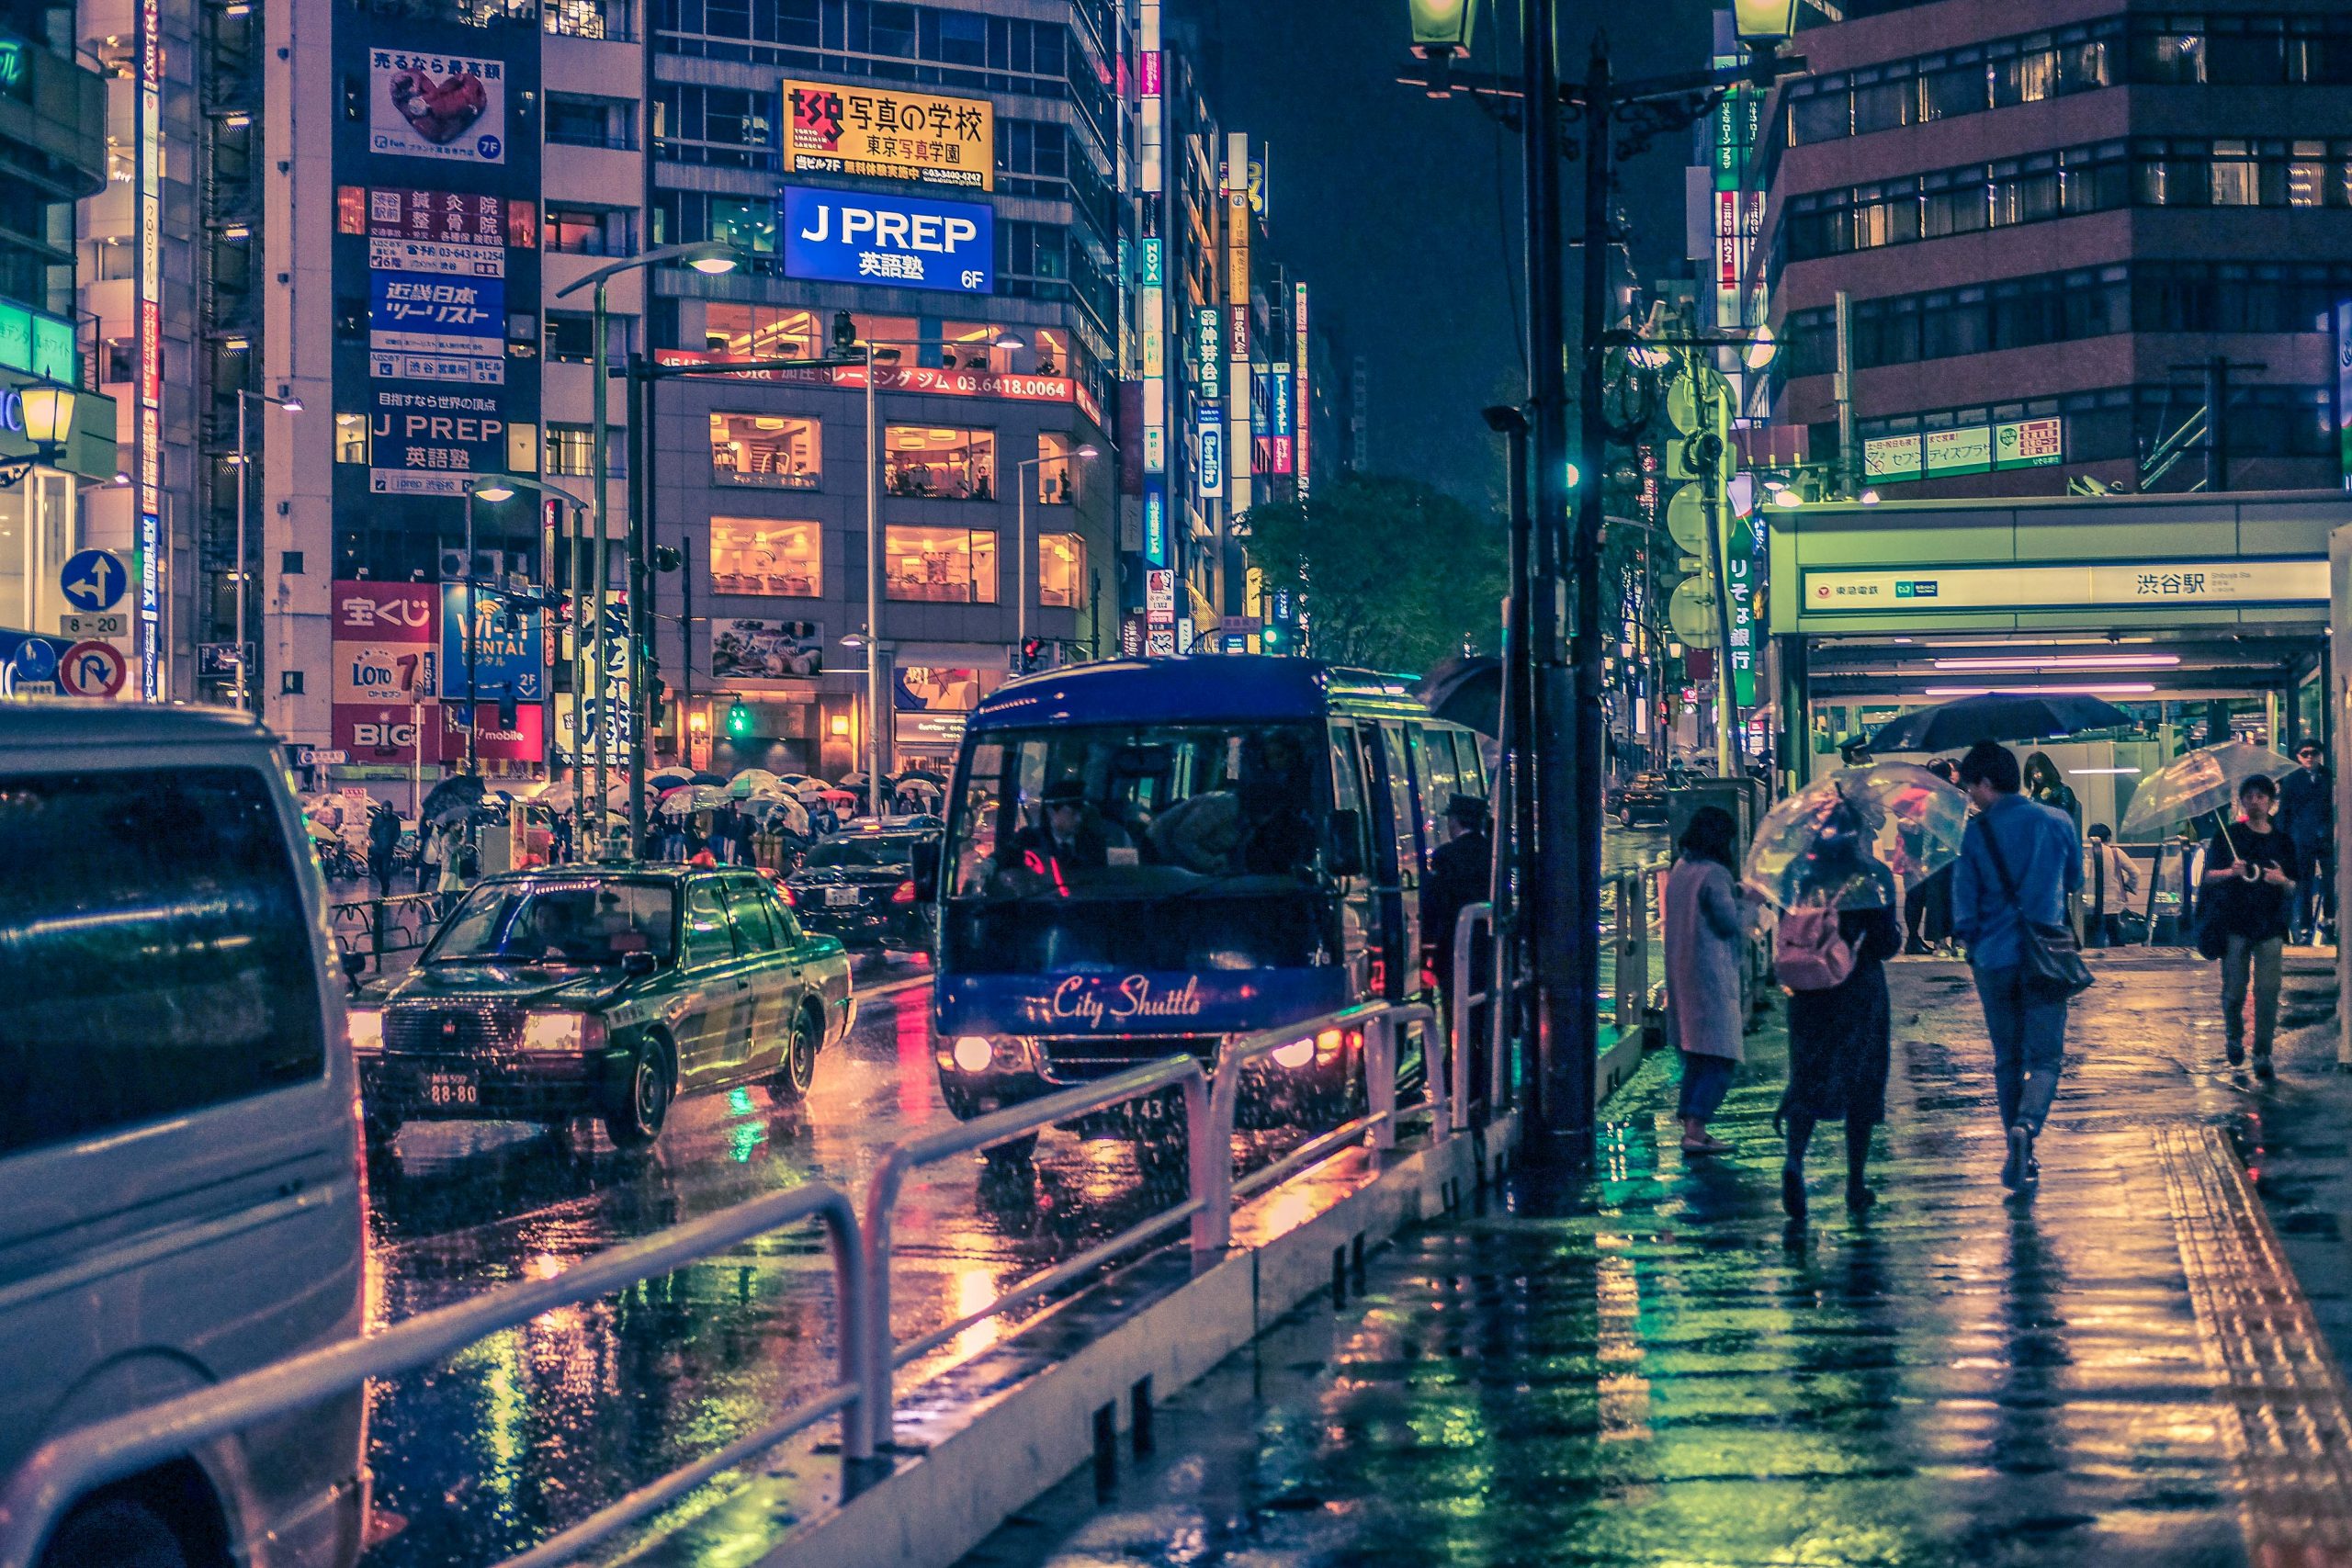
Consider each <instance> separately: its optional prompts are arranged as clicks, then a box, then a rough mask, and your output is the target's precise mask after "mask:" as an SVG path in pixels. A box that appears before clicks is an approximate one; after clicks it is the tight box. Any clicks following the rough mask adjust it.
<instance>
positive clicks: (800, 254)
mask: <svg viewBox="0 0 2352 1568" xmlns="http://www.w3.org/2000/svg"><path fill="white" fill-rule="evenodd" d="M784 225H785V231H784V271H785V276H787V277H797V278H806V279H809V280H813V281H817V282H823V283H877V284H887V285H891V286H894V287H897V288H928V289H933V290H936V291H940V292H944V293H950V294H993V293H995V292H996V211H995V209H993V208H990V207H987V206H985V205H982V204H980V203H978V202H968V201H929V200H925V199H924V198H922V197H913V196H899V195H894V194H892V193H889V192H883V191H876V192H864V191H837V190H815V189H810V188H809V187H806V186H785V187H784Z"/></svg>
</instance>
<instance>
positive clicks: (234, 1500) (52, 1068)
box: [0, 703, 368, 1568]
mask: <svg viewBox="0 0 2352 1568" xmlns="http://www.w3.org/2000/svg"><path fill="white" fill-rule="evenodd" d="M323 897H324V895H323V892H322V885H321V882H320V878H319V874H318V870H317V863H316V861H315V860H314V859H313V858H312V856H311V851H310V848H309V845H308V842H307V840H306V839H305V837H304V834H303V829H302V822H301V818H300V814H299V812H298V809H297V807H296V805H295V801H294V798H293V795H292V794H291V793H290V791H289V790H288V785H287V782H286V777H285V773H284V771H283V769H282V767H281V764H280V761H279V751H278V748H277V743H276V742H275V741H274V740H272V739H271V738H270V736H269V735H268V733H267V732H266V731H265V730H263V729H262V728H259V727H258V726H256V725H254V723H253V722H252V721H251V720H249V719H246V718H244V717H243V716H238V715H233V714H228V713H219V712H201V711H196V710H189V709H162V708H153V707H139V706H133V705H119V706H117V705H98V704H78V705H74V704H34V705H20V704H7V703H0V1476H5V1475H6V1474H7V1473H8V1472H10V1471H11V1470H13V1469H14V1468H15V1466H16V1465H17V1463H19V1462H20V1461H22V1460H23V1459H24V1457H25V1456H26V1455H27V1454H28V1453H29V1452H31V1451H32V1450H34V1449H35V1448H37V1447H38V1446H39V1445H40V1443H41V1442H42V1441H43V1440H44V1439H46V1438H51V1437H54V1436H55V1435H57V1434H58V1433H60V1432H62V1431H64V1430H66V1429H67V1428H70V1427H77V1426H81V1425H84V1424H86V1423H88V1422H91V1421H96V1420H98V1419H101V1418H104V1417H107V1416H115V1415H119V1414H120V1413H122V1412H124V1411H128V1410H131V1409H135V1408H137V1407H139V1406H141V1405H143V1404H152V1403H153V1402H154V1401H156V1400H159V1399H163V1398H165V1397H168V1396H171V1395H175V1394H179V1393H187V1392H189V1391H190V1390H193V1389H197V1388H200V1387H203V1386H205V1385H207V1384H209V1383H212V1382H219V1381H220V1380H221V1379H224V1378H228V1377H232V1376H234V1375H235V1374H237V1373H240V1372H244V1371H251V1370H252V1369H254V1368H255V1367H258V1366H262V1365H264V1364H266V1363H268V1362H271V1361H276V1360H279V1359H283V1358H285V1357H287V1356H289V1355H292V1354H294V1353H296V1352H298V1351H300V1350H304V1349H307V1348H311V1347H313V1346H317V1345H319V1344H322V1343H323V1342H326V1341H329V1340H334V1339H338V1338H344V1337H349V1336H351V1335H354V1334H356V1333H357V1332H358V1330H359V1326H360V1314H361V1288H362V1255H361V1245H362V1220H361V1208H362V1201H363V1197H362V1189H361V1167H360V1163H359V1153H358V1150H359V1142H358V1136H359V1134H358V1123H357V1119H356V1103H357V1093H356V1087H357V1086H356V1080H355V1078H354V1077H353V1072H352V1065H351V1050H350V1043H349V1041H348V1039H347V1038H346V1036H345V1024H344V1016H343V1001H342V987H341V985H340V984H339V983H336V982H335V980H334V973H333V971H331V970H330V969H329V968H328V967H327V964H328V956H329V953H330V952H331V948H330V945H329V943H328V941H327V934H326V920H325V914H324V909H323ZM365 1438H366V1426H365V1414H364V1409H363V1404H362V1396H361V1395H360V1394H359V1393H350V1394H347V1395H342V1396H338V1397H337V1398H335V1399H333V1400H330V1401H328V1402H326V1403H325V1404H322V1405H320V1406H318V1407H317V1408H315V1409H312V1410H311V1411H309V1412H306V1413H304V1414H302V1415H300V1416H292V1417H288V1418H286V1419H283V1420H280V1421H277V1422H273V1423H269V1424H267V1425H266V1426H264V1427H257V1428H256V1429H254V1430H252V1431H248V1432H245V1433H242V1434H240V1435H239V1436H238V1437H237V1438H234V1439H232V1440H227V1441H223V1442H220V1443H218V1444H214V1445H211V1446H209V1447H208V1448H206V1449H204V1450H200V1451H198V1452H197V1453H194V1454H191V1455H189V1456H187V1458H185V1459H183V1460H179V1461H174V1462H171V1463H168V1464H164V1465H163V1466H160V1467H158V1468H156V1469H154V1470H152V1471H149V1472H146V1473H144V1474H141V1475H138V1476H135V1477H133V1478H132V1479H130V1480H129V1481H127V1482H124V1483H120V1484H119V1485H115V1486H110V1487H107V1488H106V1489H105V1490H104V1491H102V1492H100V1493H98V1494H96V1495H93V1496H90V1497H86V1498H84V1499H81V1500H80V1501H79V1502H78V1503H77V1504H76V1505H75V1506H74V1508H73V1510H72V1511H71V1512H70V1513H69V1514H68V1515H67V1516H66V1517H65V1518H64V1520H63V1522H62V1524H61V1525H60V1526H59V1528H58V1529H57V1530H56V1531H55V1532H54V1533H53V1534H52V1535H51V1538H50V1542H49V1546H48V1548H47V1550H46V1552H45V1555H44V1556H43V1557H42V1559H41V1568H100V1565H101V1564H103V1565H105V1568H183V1565H185V1568H230V1565H232V1564H238V1565H243V1564H254V1565H255V1568H281V1565H299V1568H311V1565H314V1564H315V1565H320V1568H344V1565H345V1564H348V1563H349V1562H352V1561H353V1559H354V1558H356V1556H357V1555H358V1551H359V1547H360V1539H361V1532H362V1529H363V1527H364V1524H365V1521H366V1519H367V1509H368V1483H367V1476H366V1469H365V1463H364V1460H365V1454H364V1444H365Z"/></svg>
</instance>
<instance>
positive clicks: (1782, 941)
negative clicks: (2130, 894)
mask: <svg viewBox="0 0 2352 1568" xmlns="http://www.w3.org/2000/svg"><path fill="white" fill-rule="evenodd" d="M1967 818H1968V805H1967V802H1966V801H1965V800H1964V799H1963V798H1962V795H1961V794H1960V792H1959V791H1958V790H1957V789H1955V788H1953V787H1952V786H1951V784H1946V783H1945V782H1944V781H1943V780H1942V779H1939V778H1938V777H1937V776H1936V775H1935V774H1933V773H1928V771H1927V770H1926V769H1924V768H1918V767H1914V766H1912V765H1911V764H1909V763H1906V762H1876V763H1871V764H1869V765H1866V766H1863V767H1858V768H1847V769H1842V770H1840V771H1839V772H1838V773H1832V774H1830V775H1829V776H1828V777H1826V778H1824V779H1821V780H1819V781H1817V782H1815V784H1811V785H1808V786H1807V787H1806V788H1804V789H1803V790H1800V791H1798V792H1797V793H1796V794H1795V795H1791V796H1790V797H1789V798H1788V799H1786V800H1784V801H1782V802H1781V804H1780V805H1778V806H1776V807H1773V808H1772V809H1771V810H1770V812H1768V813H1766V814H1765V817H1764V819H1763V821H1761V822H1759V823H1758V825H1757V829H1756V840H1755V843H1754V844H1753V846H1752V847H1751V848H1750V849H1749V851H1748V858H1747V877H1748V881H1749V884H1750V885H1751V886H1755V887H1756V888H1758V890H1759V891H1760V892H1761V893H1762V895H1763V896H1764V897H1766V898H1768V899H1770V901H1771V902H1772V903H1773V904H1774V905H1775V906H1777V907H1778V908H1780V909H1781V925H1780V931H1779V933H1778V936H1777V938H1776V941H1775V944H1774V967H1775V971H1776V973H1777V974H1778V976H1779V978H1780V981H1781V986H1782V987H1783V988H1785V989H1786V990H1787V991H1788V993H1789V1081H1788V1087H1787V1089H1785V1090H1784V1091H1783V1092H1782V1094H1781V1105H1780V1109H1779V1111H1778V1112H1777V1113H1776V1114H1775V1116H1774V1122H1776V1124H1778V1123H1784V1124H1785V1126H1786V1129H1787V1135H1788V1154H1787V1157H1786V1160H1785V1162H1784V1163H1783V1165H1782V1167H1781V1207H1782V1208H1783V1209H1784V1210H1785V1211H1786V1212H1787V1213H1788V1216H1789V1223H1790V1224H1792V1225H1803V1224H1805V1223H1806V1220H1807V1218H1808V1213H1807V1211H1808V1204H1807V1202H1806V1198H1805V1185H1804V1159H1805V1155H1806V1152H1807V1150H1808V1149H1809V1148H1810V1146H1811V1145H1812V1142H1813V1134H1814V1129H1815V1128H1816V1127H1817V1126H1819V1125H1820V1124H1821V1123H1822V1122H1843V1123H1844V1124H1845V1135H1846V1207H1847V1208H1848V1209H1849V1211H1851V1212H1852V1213H1858V1214H1859V1213H1863V1212H1864V1211H1866V1210H1868V1209H1869V1208H1870V1207H1871V1204H1873V1203H1874V1202H1876V1201H1877V1194H1876V1193H1874V1192H1873V1191H1871V1186H1870V1181H1869V1165H1870V1150H1871V1134H1872V1133H1873V1132H1874V1131H1875V1130H1876V1129H1877V1127H1878V1124H1879V1123H1880V1122H1883V1121H1885V1120H1886V1081H1887V1077H1888V1073H1889V1070H1890V1067H1891V1065H1892V1062H1893V1058H1894V1023H1893V1008H1892V1004H1891V1002H1890V1000H1889V998H1888V994H1887V987H1886V961H1887V960H1888V959H1889V958H1892V957H1894V955H1895V954H1896V953H1900V952H1901V951H1902V950H1903V929H1902V926H1901V923H1900V916H1899V910H1900V908H1901V906H1902V900H1903V893H1902V889H1903V886H1904V885H1905V884H1906V883H1909V884H1917V883H1918V882H1920V881H1921V880H1923V879H1924V878H1926V877H1927V876H1928V875H1929V874H1932V873H1934V872H1936V871H1938V870H1940V869H1941V868H1942V867H1944V866H1946V865H1949V864H1950V863H1952V861H1954V860H1955V859H1956V858H1958V856H1959V853H1960V846H1961V840H1962V834H1963V832H1964V831H1965V828H1966V823H1967Z"/></svg>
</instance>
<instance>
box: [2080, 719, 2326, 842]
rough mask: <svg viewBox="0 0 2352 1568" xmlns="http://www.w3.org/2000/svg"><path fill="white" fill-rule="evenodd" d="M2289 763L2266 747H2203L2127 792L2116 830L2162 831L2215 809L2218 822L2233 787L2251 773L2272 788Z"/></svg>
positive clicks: (2234, 743)
mask: <svg viewBox="0 0 2352 1568" xmlns="http://www.w3.org/2000/svg"><path fill="white" fill-rule="evenodd" d="M2294 768H2295V764H2294V763H2292V762H2290V761H2288V760H2287V759H2286V758H2284V757H2282V756H2280V755H2279V754H2278V752H2276V751H2273V750H2270V748H2269V747H2267V746H2256V745H2254V744H2252V743H2251V742H2249V741H2245V740H2230V741H2225V742H2223V743H2222V744H2221V745H2219V746H2203V747H2199V749H2198V750H2194V751H2191V752H2189V753H2188V754H2187V755H2186V756H2180V757H2175V758H2174V759H2173V760H2172V761H2169V762H2166V763H2165V765H2164V766H2163V767H2161V768H2158V769H2157V770H2156V771H2155V772H2154V773H2150V774H2149V775H2148V776H2147V777H2145V778H2143V779H2142V780H2141V781H2140V787H2139V788H2137V789H2135V790H2133V791H2132V792H2131V809H2130V810H2128V811H2126V812H2124V814H2123V827H2122V831H2124V832H2126V833H2130V832H2132V831H2135V830H2136V829H2142V828H2167V827H2170V826H2171V825H2172V824H2173V823H2175V822H2186V821H2188V820H2189V819H2190V818H2196V817H2202V816H2204V815H2205V814H2206V813H2207V812H2209V811H2218V812H2220V813H2222V816H2223V818H2225V819H2226V818H2227V817H2228V815H2229V810H2230V807H2233V806H2235V805H2236V804H2237V800H2238V786H2239V785H2240V784H2244V783H2245V781H2246V780H2248V779H2250V778H2252V777H2253V776H2254V775H2255V774H2256V773H2261V774H2264V775H2265V776H2267V778H2269V780H2270V781H2271V782H2272V783H2273V784H2276V783H2277V782H2278V780H2280V779H2283V778H2285V777H2286V776H2287V775H2288V774H2289V773H2292V772H2293V771H2294Z"/></svg>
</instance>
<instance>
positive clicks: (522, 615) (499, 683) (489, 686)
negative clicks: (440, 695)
mask: <svg viewBox="0 0 2352 1568" xmlns="http://www.w3.org/2000/svg"><path fill="white" fill-rule="evenodd" d="M502 612H503V614H502ZM502 621H503V622H504V623H505V626H504V629H503V630H502V629H501V627H500V623H501V622H502ZM465 634H466V585H465V584H464V583H462V582H445V583H443V584H442V585H441V668H442V669H443V671H446V674H445V675H444V677H443V684H444V685H445V686H446V687H447V689H448V691H449V694H450V695H452V696H453V697H457V698H458V699H459V700H462V699H463V698H464V696H465V694H466V679H467V673H466V635H465ZM539 639H540V627H539V613H538V612H537V610H533V609H527V608H525V607H523V606H521V605H516V604H511V603H510V602H509V599H508V596H507V595H505V594H503V593H494V592H488V591H486V590H484V589H483V588H481V587H480V586H477V587H476V588H475V589H474V659H473V695H474V696H475V698H476V699H478V700H481V699H488V700H490V701H493V702H494V701H496V700H497V699H499V698H502V697H507V696H511V697H513V698H514V699H515V701H517V702H523V703H536V702H537V701H538V700H539V699H540V698H541V697H543V696H545V695H546V694H547V687H546V684H545V679H546V677H545V673H544V672H545V671H546V668H547V663H546V659H547V655H546V652H545V650H544V649H542V647H541V645H540V640H539Z"/></svg>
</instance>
